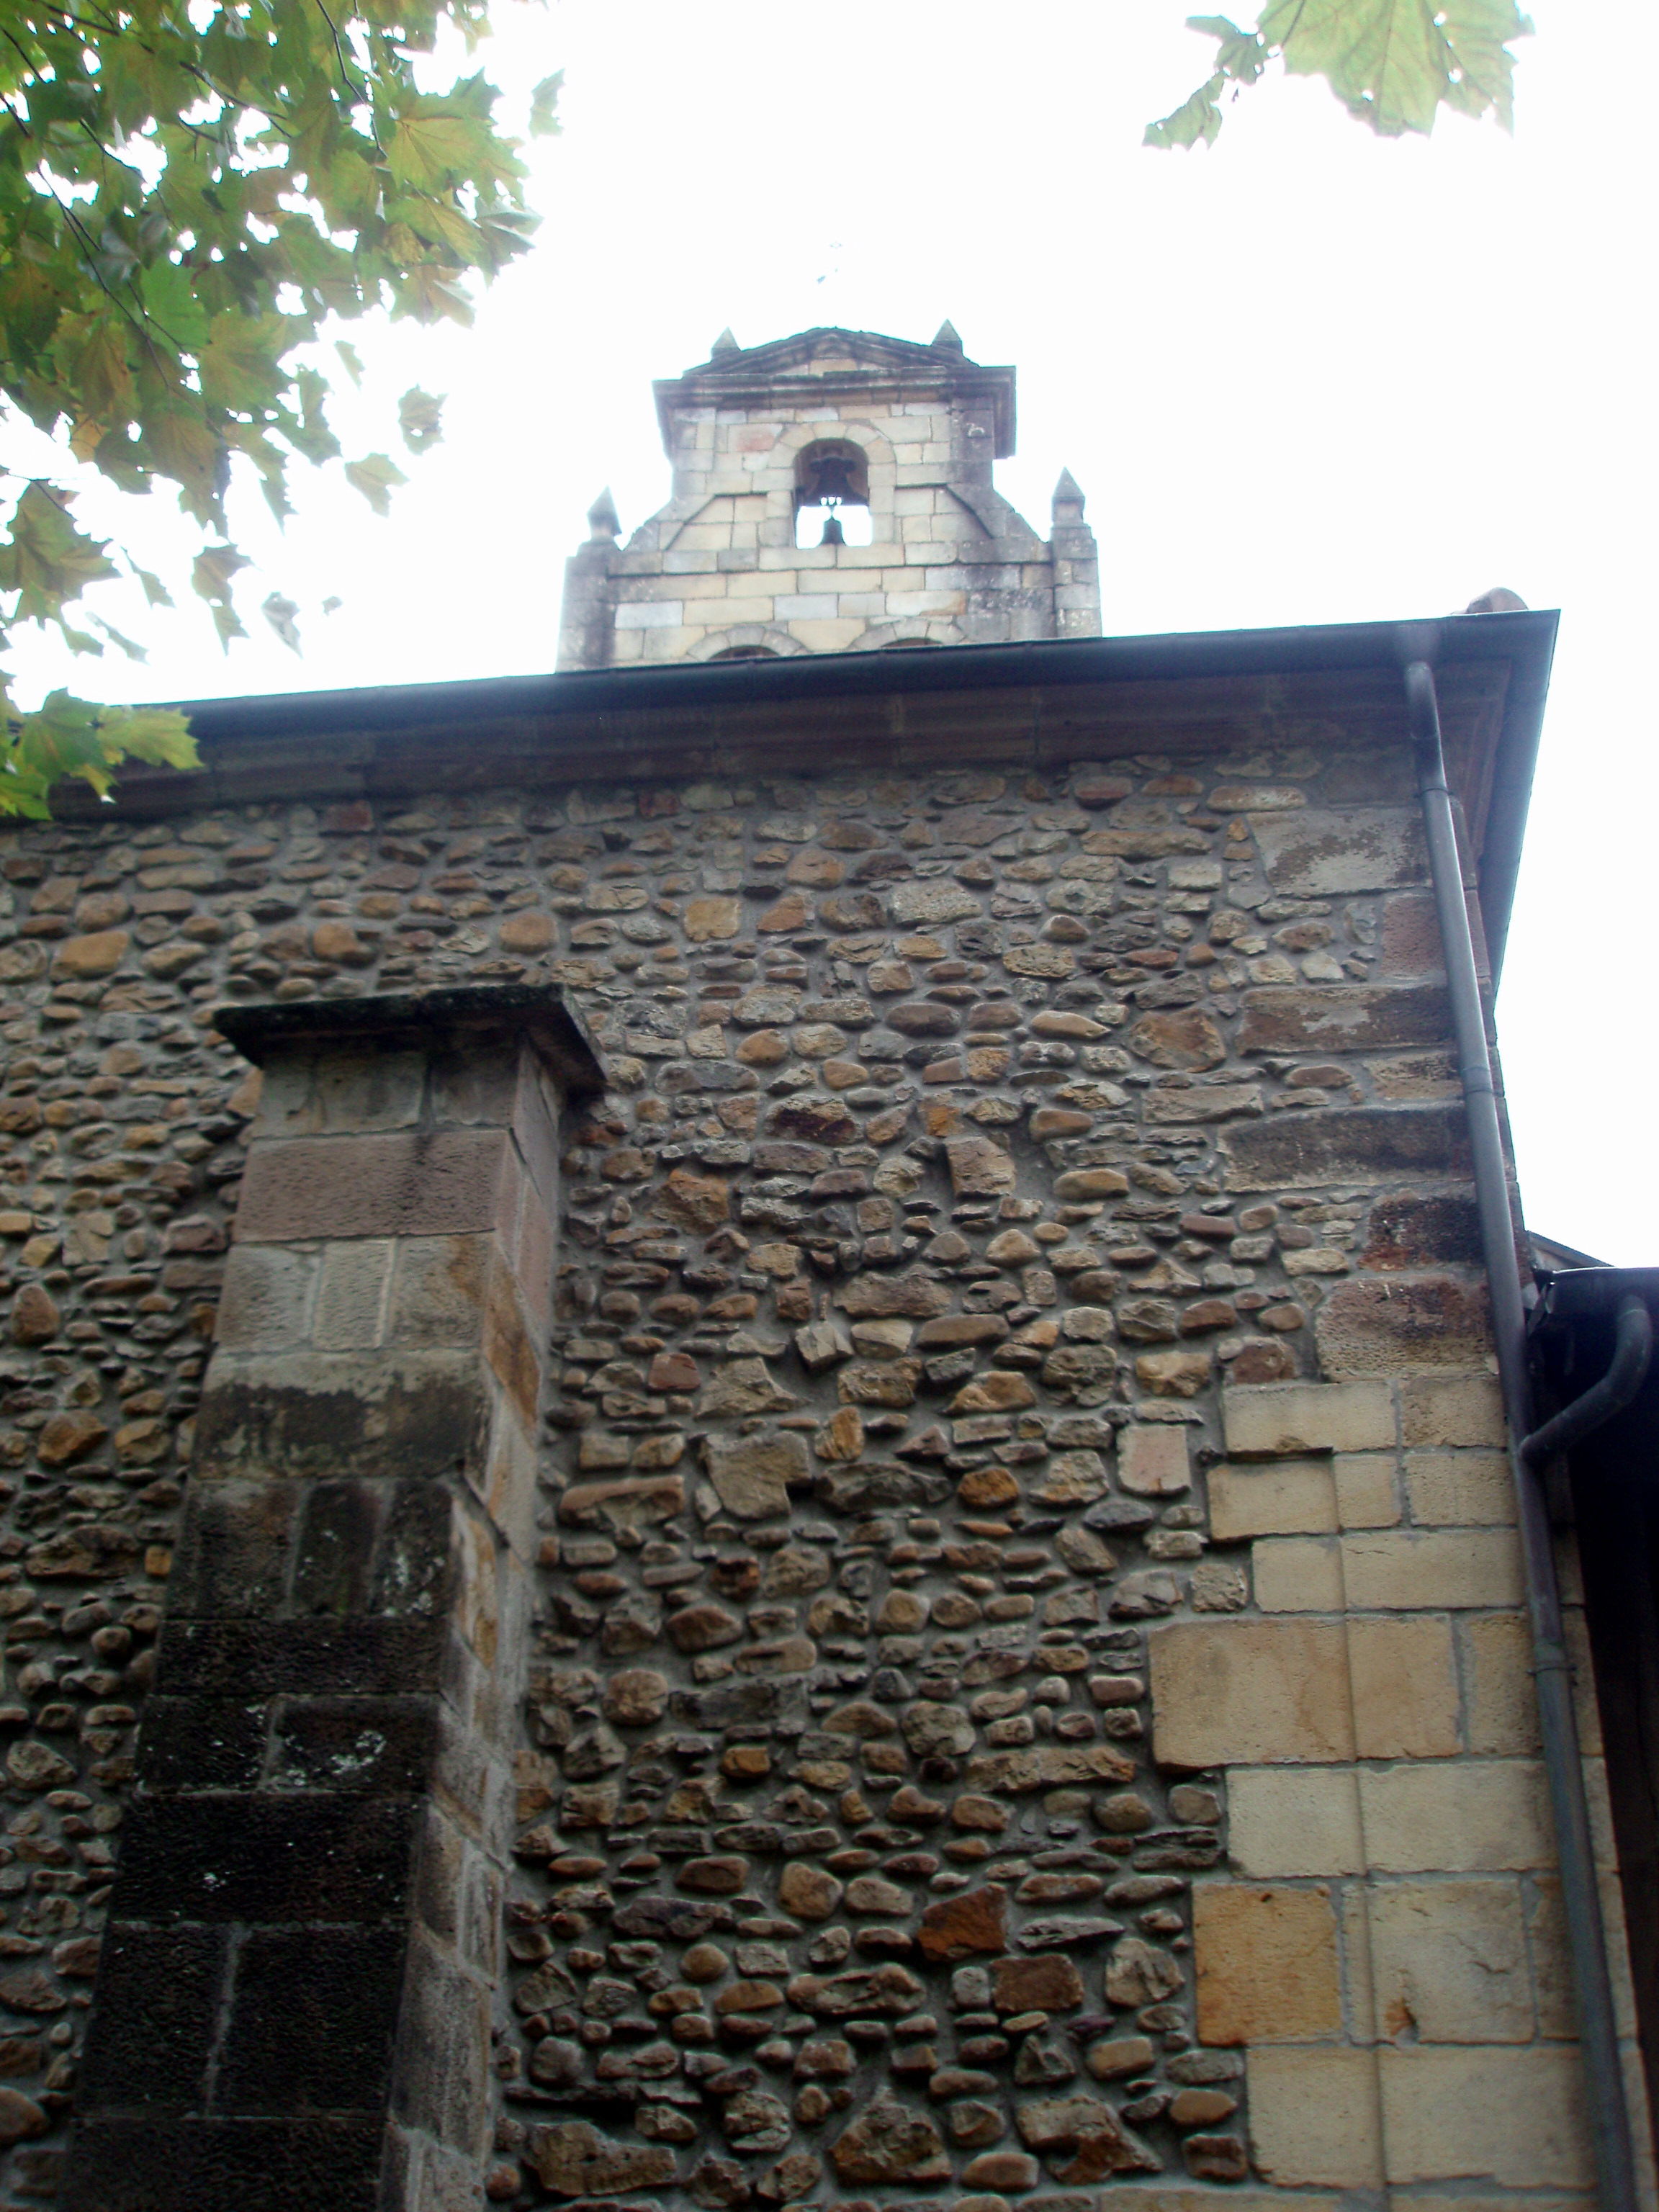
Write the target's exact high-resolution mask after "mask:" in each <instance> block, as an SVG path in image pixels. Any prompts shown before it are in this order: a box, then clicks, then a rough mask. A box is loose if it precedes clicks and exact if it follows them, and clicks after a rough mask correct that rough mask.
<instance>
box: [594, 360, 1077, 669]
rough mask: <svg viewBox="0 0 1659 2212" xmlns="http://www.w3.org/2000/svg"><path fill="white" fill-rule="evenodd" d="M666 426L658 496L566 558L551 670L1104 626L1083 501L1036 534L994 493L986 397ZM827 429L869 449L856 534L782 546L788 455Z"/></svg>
mask: <svg viewBox="0 0 1659 2212" xmlns="http://www.w3.org/2000/svg"><path fill="white" fill-rule="evenodd" d="M675 433H676V443H675V447H674V452H673V456H672V459H673V465H674V487H673V496H672V498H671V501H669V504H668V505H667V506H666V507H664V508H663V509H662V511H661V512H660V513H658V514H656V515H653V517H652V518H651V519H650V520H648V521H647V522H646V523H644V524H642V525H641V527H640V528H639V529H638V530H637V531H636V532H635V533H634V535H633V537H632V538H630V539H629V541H628V543H627V544H626V545H625V546H619V545H617V544H615V543H614V542H613V541H612V540H611V539H610V538H603V537H602V538H598V539H596V540H595V541H594V542H592V543H591V544H589V545H587V546H586V547H585V548H584V549H583V550H581V551H580V552H579V553H578V554H577V555H576V556H574V559H573V560H572V561H571V562H569V564H568V571H567V578H566V585H565V600H564V609H563V614H562V629H561V638H560V647H559V665H561V667H612V666H614V667H623V666H627V665H632V664H634V663H635V662H640V661H670V660H684V659H708V658H709V657H711V656H712V655H713V654H714V653H720V652H722V651H725V650H727V649H730V648H732V647H746V648H750V649H753V648H760V649H762V650H764V651H767V652H770V653H784V654H788V653H838V652H846V651H848V650H849V649H851V648H853V647H880V646H884V645H891V644H898V643H902V642H910V643H916V642H921V643H927V644H933V645H945V644H953V645H955V644H1000V643H1004V642H1006V641H1011V640H1015V639H1021V638H1042V637H1071V636H1077V637H1095V636H1098V635H1099V633H1100V581H1099V563H1098V559H1097V553H1096V548H1095V540H1094V535H1093V533H1092V532H1091V530H1090V529H1089V528H1088V526H1087V525H1086V524H1085V521H1084V502H1083V499H1082V496H1081V495H1080V494H1079V493H1078V492H1077V488H1076V486H1075V485H1072V486H1071V487H1070V491H1071V496H1069V497H1067V498H1066V499H1063V500H1062V499H1060V498H1057V499H1056V501H1055V506H1054V539H1053V542H1052V543H1051V544H1045V542H1044V541H1043V540H1042V538H1040V537H1039V536H1038V535H1037V533H1036V532H1035V531H1034V530H1033V529H1032V528H1031V526H1030V524H1029V523H1027V522H1026V521H1025V520H1024V519H1023V518H1022V517H1021V516H1020V515H1018V514H1017V513H1015V511H1014V509H1013V508H1012V507H1011V506H1010V505H1009V504H1008V502H1007V501H1006V500H1005V499H1003V498H1002V497H1001V496H1000V494H999V493H997V492H996V491H995V490H994V489H993V486H992V482H991V474H992V471H991V454H992V443H993V425H992V409H991V406H990V404H988V403H987V404H984V405H981V406H978V407H975V406H971V405H968V404H955V405H953V404H951V403H950V402H949V401H948V400H947V399H945V398H943V397H940V396H934V397H932V398H915V399H905V398H897V399H893V398H888V397H886V396H885V395H884V396H882V397H881V398H877V399H876V400H874V401H873V403H872V400H871V399H869V398H859V397H853V398H827V397H826V398H824V399H823V400H822V401H819V402H817V403H816V404H814V405H813V407H812V409H811V419H810V420H801V419H799V415H798V413H797V412H796V410H794V409H793V408H791V407H789V406H787V405H780V406H779V407H778V408H777V409H776V410H775V411H773V412H771V413H770V414H767V413H765V412H763V413H761V414H758V415H757V414H754V413H750V412H749V411H747V410H743V409H739V408H735V407H733V408H720V407H716V406H714V405H708V406H700V407H685V408H682V409H681V410H678V413H677V415H676V418H675ZM823 439H841V440H847V441H852V442H853V443H854V444H856V445H857V446H858V447H860V451H862V452H863V453H865V454H866V459H867V464H868V471H869V484H870V508H869V512H870V518H871V526H872V542H871V543H870V544H868V545H840V546H832V545H813V546H801V547H798V546H797V545H796V544H795V508H794V495H795V485H796V474H795V463H796V457H797V455H798V454H799V453H800V452H801V450H802V449H803V448H804V447H807V446H809V445H811V444H813V443H816V442H817V441H820V440H823Z"/></svg>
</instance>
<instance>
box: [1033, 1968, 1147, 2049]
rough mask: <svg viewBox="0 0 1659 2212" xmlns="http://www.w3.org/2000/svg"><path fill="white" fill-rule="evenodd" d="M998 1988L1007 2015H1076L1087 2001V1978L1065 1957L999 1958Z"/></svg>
mask: <svg viewBox="0 0 1659 2212" xmlns="http://www.w3.org/2000/svg"><path fill="white" fill-rule="evenodd" d="M994 1986H995V2003H996V2008H997V2010H998V2011H999V2012H1003V2013H1022V2012H1048V2013H1056V2012H1074V2011H1075V2010H1076V2009H1077V2008H1078V2006H1079V2005H1080V2004H1081V2003H1082V2002H1083V2001H1084V1990H1083V1978H1082V1976H1081V1975H1080V1974H1079V1972H1078V1970H1077V1968H1076V1967H1075V1966H1073V1963H1072V1961H1071V1960H1070V1959H1068V1958H1065V1957H1056V1956H1053V1955H1050V1956H1047V1957H1038V1958H1034V1959H999V1960H998V1961H997V1964H996V1969H995V1984H994ZM1150 2055H1151V2051H1150V2046H1149V2048H1148V2056H1149V2057H1150Z"/></svg>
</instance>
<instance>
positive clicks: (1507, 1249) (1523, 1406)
mask: <svg viewBox="0 0 1659 2212" xmlns="http://www.w3.org/2000/svg"><path fill="white" fill-rule="evenodd" d="M1400 643H1401V659H1402V660H1403V661H1404V663H1405V684H1406V702H1407V709H1408V712H1409V715H1410V721H1411V733H1412V744H1413V750H1414V752H1415V755H1416V763H1417V788H1418V794H1419V799H1421V801H1422V807H1423V828H1424V833H1425V837H1426V839H1427V842H1428V848H1429V869H1430V874H1431V880H1432V882H1433V884H1434V898H1435V907H1436V910H1437V915H1438V916H1439V921H1440V938H1441V943H1442V945H1443V948H1444V951H1445V957H1446V979H1447V984H1448V987H1449V997H1450V1002H1451V1013H1452V1027H1453V1030H1454V1034H1455V1038H1456V1044H1457V1060H1458V1073H1459V1076H1460V1078H1461V1079H1462V1086H1463V1103H1464V1107H1465V1109H1466V1112H1467V1115H1468V1133H1469V1149H1470V1152H1471V1153H1472V1155H1473V1158H1474V1188H1475V1202H1476V1206H1477V1209H1478V1212H1479V1214H1480V1243H1481V1250H1482V1255H1483V1257H1484V1259H1485V1262H1486V1280H1487V1284H1488V1286H1489V1289H1490V1292H1491V1297H1492V1334H1493V1337H1494V1339H1495V1340H1496V1346H1497V1352H1498V1380H1499V1383H1500V1385H1501V1388H1502V1391H1503V1398H1504V1419H1505V1421H1506V1423H1507V1425H1508V1429H1509V1437H1510V1471H1511V1474H1512V1475H1513V1477H1514V1481H1515V1492H1516V1512H1517V1518H1518V1520H1519V1522H1520V1531H1521V1551H1522V1565H1523V1571H1524V1572H1525V1576H1526V1583H1527V1606H1528V1613H1529V1614H1530V1617H1531V1626H1532V1667H1533V1674H1534V1678H1535V1680H1536V1681H1537V1685H1538V1717H1539V1731H1540V1736H1541V1742H1542V1747H1543V1754H1544V1768H1545V1772H1546V1774H1547V1778H1548V1783H1549V1793H1550V1808H1551V1812H1552V1814H1553V1821H1554V1829H1555V1844H1556V1853H1557V1857H1558V1859H1559V1867H1560V1876H1561V1890H1562V1898H1563V1903H1564V1905H1565V1911H1566V1917H1567V1929H1568V1938H1569V1946H1570V1948H1571V1954H1572V1973H1573V1989H1574V1993H1575V1995H1576V1997H1577V2009H1578V2027H1579V2039H1580V2045H1581V2048H1582V2050H1583V2057H1584V2074H1585V2087H1586V2092H1587V2101H1588V2106H1589V2124H1590V2137H1591V2143H1592V2148H1593V2150H1594V2154H1595V2175H1596V2188H1597V2194H1598V2197H1599V2198H1600V2201H1601V2208H1602V2212H1637V2206H1638V2197H1637V2188H1636V2166H1635V2158H1634V2154H1633V2150H1632V2143H1631V2131H1630V2115H1629V2112H1628V2109H1627V2106H1626V2100H1625V2081H1624V2075H1623V2071H1622V2069H1621V2068H1620V2057H1619V2035H1618V2026H1617V2021H1616V2016H1615V2014H1614V2011H1613V1984H1612V1980H1611V1978H1610V1976H1609V1973H1608V1969H1607V1939H1606V1936H1605V1934H1604V1932H1603V1929H1602V1926H1601V1899H1600V1895H1599V1893H1598V1890H1597V1886H1596V1873H1595V1850H1594V1847H1593V1845H1592V1843H1591V1838H1590V1826H1589V1808H1588V1806H1587V1804H1586V1802H1585V1797H1584V1777H1583V1765H1582V1762H1581V1759H1580V1755H1579V1748H1578V1728H1577V1720H1576V1718H1575V1717H1574V1713H1573V1707H1572V1675H1571V1662H1569V1660H1568V1657H1567V1652H1566V1645H1565V1638H1564V1634H1563V1629H1562V1620H1561V1598H1560V1592H1559V1589H1558V1587H1557V1584H1556V1578H1555V1559H1554V1553H1553V1550H1552V1548H1551V1542H1550V1528H1549V1516H1548V1512H1547V1508H1546V1504H1545V1498H1544V1487H1543V1482H1542V1480H1541V1462H1542V1460H1543V1458H1544V1457H1545V1456H1546V1455H1548V1453H1549V1452H1550V1451H1551V1450H1552V1449H1559V1444H1553V1443H1552V1437H1551V1432H1552V1431H1560V1429H1561V1427H1562V1424H1563V1423H1564V1422H1565V1421H1566V1419H1567V1416H1566V1415H1563V1416H1560V1417H1558V1419H1557V1420H1556V1421H1553V1422H1551V1423H1549V1424H1547V1425H1546V1427H1545V1428H1543V1429H1542V1430H1540V1431H1537V1432H1536V1433H1535V1434H1534V1413H1533V1407H1532V1389H1531V1382H1530V1378H1529V1376H1528V1369H1527V1346H1526V1314H1525V1310H1524V1308H1523V1306H1522V1298H1521V1267H1520V1261H1519V1257H1518V1255H1517V1250H1516V1225H1515V1219H1514V1216H1513V1214H1512V1212H1511V1211H1510V1187H1509V1174H1508V1169H1507V1166H1506V1164H1505V1160H1504V1139H1503V1133H1502V1129H1501V1127H1500V1125H1499V1121H1498V1098H1497V1093H1496V1091H1495V1089H1494V1087H1493V1082H1492V1054H1491V1051H1490V1049H1489V1048H1488V1044H1487V1039H1486V1009H1485V1006H1484V1005H1483V1002H1482V1000H1481V994H1480V976H1479V974H1478V972H1477V969H1476V967H1475V959H1474V936H1473V933H1472V932H1471V929H1470V927H1469V913H1468V902H1467V899H1466V898H1465V896H1464V890H1463V872H1462V861H1461V859H1460V857H1459V854H1458V849H1457V831H1456V827H1455V822H1454V819H1453V815H1452V803H1451V793H1450V792H1449V789H1448V787H1447V784H1446V760H1445V754H1444V752H1443V749H1442V745H1441V738H1440V708H1439V702H1438V700H1437V697H1436V696H1435V688H1434V671H1433V669H1432V668H1431V665H1430V662H1429V659H1428V658H1427V657H1426V656H1427V655H1428V654H1430V653H1432V652H1433V650H1434V647H1435V643H1436V639H1435V635H1434V632H1433V630H1432V628H1428V629H1424V628H1418V627H1408V628H1406V629H1402V630H1401V634H1400ZM1635 1303H1637V1304H1639V1303H1640V1302H1639V1301H1636V1302H1635ZM1643 1311H1644V1320H1645V1317H1646V1316H1645V1308H1644V1310H1643ZM1630 1334H1631V1335H1632V1338H1633V1337H1634V1336H1635V1335H1636V1334H1638V1331H1637V1330H1636V1328H1635V1325H1634V1324H1633V1323H1632V1325H1631V1330H1630ZM1624 1342H1625V1316H1624V1314H1623V1313H1622V1312H1621V1315H1620V1343H1621V1348H1622V1347H1623V1345H1624ZM1636 1349H1637V1347H1635V1346H1633V1345H1632V1352H1631V1360H1632V1364H1633V1360H1634V1358H1635V1353H1636ZM1615 1364H1617V1361H1615ZM1645 1366H1646V1362H1645V1359H1644V1360H1643V1363H1642V1372H1645ZM1642 1372H1638V1373H1637V1375H1636V1377H1635V1383H1634V1384H1633V1385H1632V1395H1633V1392H1634V1389H1636V1388H1639V1386H1640V1383H1641V1380H1642ZM1622 1379H1625V1378H1623V1377H1621V1380H1622ZM1595 1388H1596V1389H1603V1388H1604V1385H1601V1384H1598V1385H1596V1386H1595ZM1588 1395H1592V1396H1593V1395H1595V1394H1594V1392H1592V1393H1590V1394H1588ZM1604 1402H1605V1401H1604ZM1617 1410H1618V1408H1617V1407H1616V1406H1614V1405H1613V1404H1612V1403H1605V1413H1603V1415H1602V1418H1610V1417H1611V1415H1612V1414H1613V1413H1614V1412H1616V1411H1617ZM1576 1412H1577V1407H1570V1408H1569V1409H1568V1413H1569V1414H1571V1413H1576ZM1593 1425H1596V1423H1595V1421H1594V1420H1593V1419H1587V1420H1585V1421H1584V1423H1583V1428H1584V1430H1586V1431H1587V1430H1588V1428H1589V1427H1590V1426H1593ZM1573 1426H1574V1433H1575V1435H1576V1434H1577V1433H1582V1432H1583V1431H1579V1430H1578V1429H1577V1425H1573Z"/></svg>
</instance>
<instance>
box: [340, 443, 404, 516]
mask: <svg viewBox="0 0 1659 2212" xmlns="http://www.w3.org/2000/svg"><path fill="white" fill-rule="evenodd" d="M346 482H347V483H349V484H350V485H352V486H353V487H354V489H356V490H358V491H360V492H362V495H363V497H364V498H365V499H366V500H367V501H368V503H369V505H370V506H371V507H373V508H374V512H375V513H376V514H390V513H391V512H392V501H391V496H390V495H391V493H392V489H393V487H394V486H395V485H398V484H400V483H408V482H409V478H408V477H406V476H405V475H404V472H403V471H402V470H401V469H400V468H399V467H398V464H397V463H396V461H394V460H391V459H388V458H387V456H386V454H385V453H368V454H365V456H364V457H363V459H362V460H361V461H348V462H347V463H346Z"/></svg>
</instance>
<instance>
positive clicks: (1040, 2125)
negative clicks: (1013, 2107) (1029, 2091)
mask: <svg viewBox="0 0 1659 2212" xmlns="http://www.w3.org/2000/svg"><path fill="white" fill-rule="evenodd" d="M1015 2120H1016V2124H1017V2125H1018V2129H1019V2133H1020V2139H1021V2141H1022V2142H1024V2143H1025V2144H1026V2145H1027V2146H1028V2147H1029V2148H1030V2149H1032V2150H1035V2151H1045V2152H1047V2153H1048V2161H1049V2166H1050V2169H1051V2170H1052V2172H1053V2173H1054V2179H1056V2180H1057V2181H1062V2182H1068V2183H1076V2182H1091V2181H1103V2180H1105V2179H1107V2178H1108V2177H1109V2175H1111V2174H1115V2173H1156V2172H1157V2171H1158V2160H1157V2159H1156V2157H1155V2156H1154V2155H1153V2154H1152V2152H1151V2151H1150V2150H1148V2149H1147V2148H1146V2144H1145V2143H1143V2142H1140V2141H1139V2139H1138V2138H1137V2137H1135V2136H1133V2135H1131V2134H1130V2133H1129V2131H1128V2130H1127V2128H1126V2127H1124V2125H1123V2124H1122V2123H1121V2121H1120V2120H1119V2118H1117V2115H1116V2114H1115V2112H1113V2110H1112V2108H1111V2106H1109V2105H1108V2104H1107V2103H1106V2102H1105V2101H1104V2100H1103V2099H1101V2098H1099V2097H1090V2096H1072V2097H1045V2098H1034V2099H1032V2100H1031V2101H1030V2103H1029V2104H1027V2103H1022V2104H1021V2105H1020V2106H1018V2109H1017V2111H1016V2113H1015Z"/></svg>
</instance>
